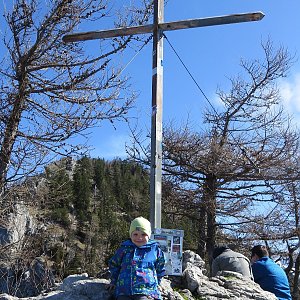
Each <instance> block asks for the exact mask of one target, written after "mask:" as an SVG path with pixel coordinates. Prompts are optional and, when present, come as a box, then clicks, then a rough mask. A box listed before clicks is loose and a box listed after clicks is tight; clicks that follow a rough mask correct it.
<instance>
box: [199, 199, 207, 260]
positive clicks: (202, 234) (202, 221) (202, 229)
mask: <svg viewBox="0 0 300 300" xmlns="http://www.w3.org/2000/svg"><path fill="white" fill-rule="evenodd" d="M206 217H207V216H206V207H205V204H204V203H203V202H202V203H201V204H200V213H199V240H198V249H197V252H198V254H199V255H200V256H201V258H203V259H204V257H205V247H206V226H207V223H206Z"/></svg>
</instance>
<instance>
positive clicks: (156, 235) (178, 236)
mask: <svg viewBox="0 0 300 300" xmlns="http://www.w3.org/2000/svg"><path fill="white" fill-rule="evenodd" d="M183 235H184V231H183V230H179V229H165V228H155V229H154V232H153V234H152V236H151V238H152V239H153V240H155V241H156V242H158V243H159V244H160V247H161V249H162V251H163V252H164V255H165V260H166V265H165V268H166V275H175V276H176V275H178V276H180V275H181V274H182V252H183V250H182V248H183V247H182V245H183Z"/></svg>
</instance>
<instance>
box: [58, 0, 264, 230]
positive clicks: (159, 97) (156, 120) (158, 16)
mask: <svg viewBox="0 0 300 300" xmlns="http://www.w3.org/2000/svg"><path fill="white" fill-rule="evenodd" d="M263 17H264V14H263V13H262V12H252V13H242V14H232V15H225V16H219V17H209V18H201V19H188V20H181V21H175V22H164V0H154V15H153V24H148V25H141V26H133V27H121V28H114V29H109V30H99V31H89V32H82V33H72V34H67V35H65V36H64V37H63V41H64V42H65V43H71V42H79V41H87V40H95V39H107V38H113V37H120V36H128V35H137V34H146V33H152V34H153V51H152V106H151V107H152V113H151V169H150V222H151V225H152V228H153V229H154V228H161V191H162V182H161V181H162V104H163V36H164V34H163V33H164V31H171V30H179V29H188V28H196V27H205V26H215V25H224V24H232V23H242V22H251V21H260V20H261V19H262V18H263Z"/></svg>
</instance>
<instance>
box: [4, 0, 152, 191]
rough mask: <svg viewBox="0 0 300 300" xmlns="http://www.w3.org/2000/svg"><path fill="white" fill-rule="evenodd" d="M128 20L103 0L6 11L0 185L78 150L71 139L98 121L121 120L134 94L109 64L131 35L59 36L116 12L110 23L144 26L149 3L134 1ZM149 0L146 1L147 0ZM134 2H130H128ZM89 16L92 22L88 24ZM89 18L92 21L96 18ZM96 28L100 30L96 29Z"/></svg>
mask: <svg viewBox="0 0 300 300" xmlns="http://www.w3.org/2000/svg"><path fill="white" fill-rule="evenodd" d="M136 2H138V6H135V7H133V6H132V7H130V9H128V13H127V14H126V19H122V18H120V17H119V16H118V14H116V13H115V12H114V11H113V6H112V2H108V1H106V0H68V1H66V0H60V1H44V0H30V1H25V0H16V1H14V2H13V4H12V5H11V6H12V7H11V9H7V10H5V12H4V19H5V21H6V24H7V27H6V32H5V33H4V35H3V43H2V44H3V46H4V49H6V50H7V52H6V53H5V55H4V57H3V58H2V59H1V65H0V74H1V75H0V97H1V103H0V131H1V136H0V190H1V191H3V187H4V186H5V184H6V183H7V182H11V181H13V180H17V179H20V176H25V175H28V174H30V173H32V172H34V171H35V170H36V169H37V168H38V167H40V166H41V165H43V164H44V163H45V162H47V161H49V160H50V159H53V157H54V156H55V155H69V154H72V153H80V152H81V151H83V150H82V149H84V147H85V145H84V143H82V144H81V145H78V144H75V145H74V144H72V142H71V141H70V138H71V137H74V136H78V135H80V134H81V135H83V136H85V134H86V130H87V129H89V128H91V127H94V126H99V124H100V123H99V122H100V121H103V120H109V121H111V122H113V121H114V120H117V119H122V118H125V116H126V114H127V113H128V110H129V109H130V108H131V107H132V105H133V101H134V99H135V92H134V91H132V90H131V88H130V86H129V82H128V79H127V78H126V77H124V76H120V72H121V69H120V68H119V67H117V66H114V64H113V57H114V54H116V53H118V52H120V51H122V50H123V49H125V47H126V46H127V45H128V43H129V42H130V41H131V40H132V37H126V38H120V39H114V40H112V41H102V42H98V43H99V44H97V45H99V47H98V48H96V49H89V51H87V46H86V45H84V43H77V44H65V43H63V42H62V37H63V36H64V35H65V34H68V33H70V32H72V31H75V30H78V28H79V27H78V25H80V24H81V23H82V22H83V21H85V22H84V24H85V25H86V24H88V25H90V26H95V24H96V23H95V22H97V26H101V21H102V20H106V19H107V18H108V17H109V16H110V15H115V19H116V20H115V25H116V26H122V25H125V24H127V25H135V24H143V23H145V22H146V21H147V20H148V16H149V14H150V12H151V8H152V6H151V3H150V4H149V3H148V1H146V0H142V1H136ZM149 2H151V1H149ZM132 3H133V2H132ZM89 21H91V22H89ZM93 22H94V23H93ZM97 29H100V28H97ZM2 49H3V47H2Z"/></svg>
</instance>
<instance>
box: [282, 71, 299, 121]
mask: <svg viewBox="0 0 300 300" xmlns="http://www.w3.org/2000/svg"><path fill="white" fill-rule="evenodd" d="M279 90H280V94H281V97H282V104H283V105H284V107H285V108H286V110H287V111H288V113H289V114H290V115H292V116H293V117H294V119H295V121H296V122H297V123H300V74H296V75H294V76H293V77H292V78H291V80H289V81H287V80H284V81H282V82H281V83H280V85H279Z"/></svg>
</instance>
